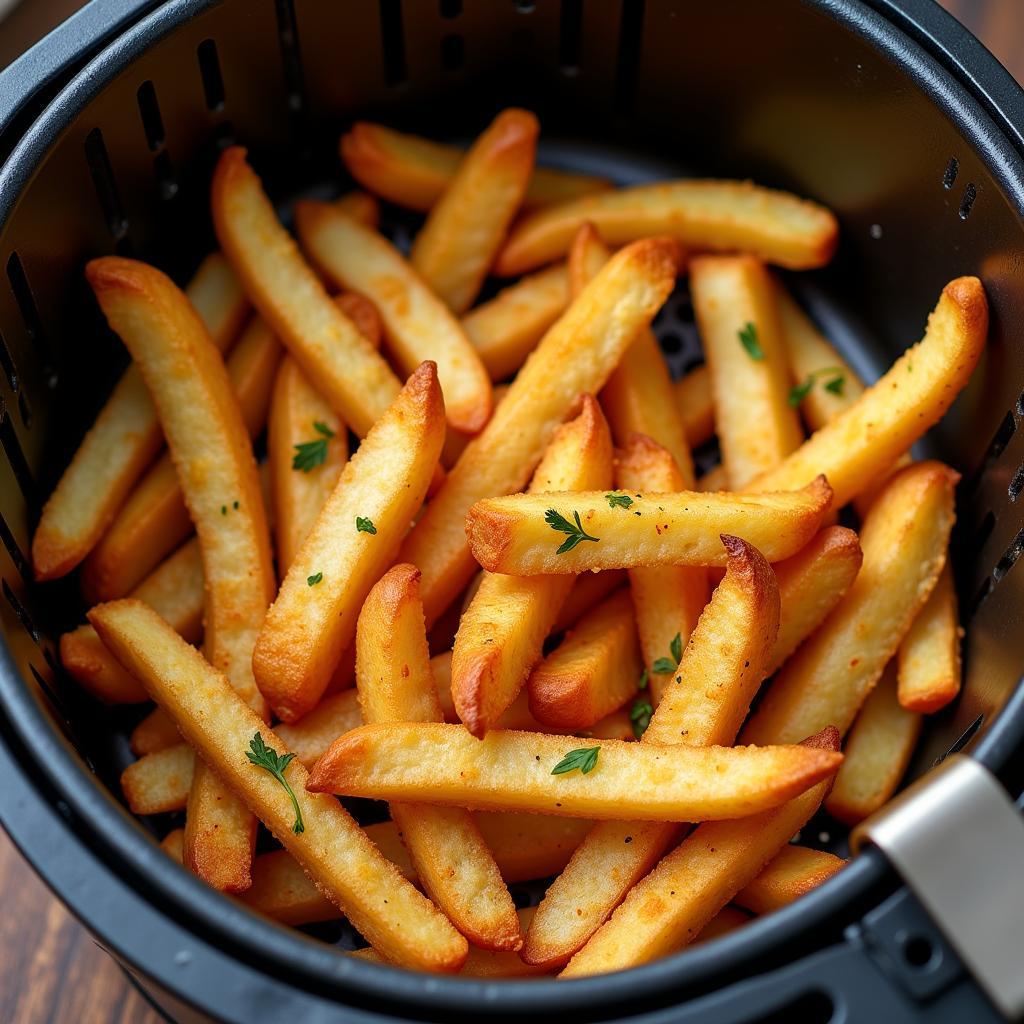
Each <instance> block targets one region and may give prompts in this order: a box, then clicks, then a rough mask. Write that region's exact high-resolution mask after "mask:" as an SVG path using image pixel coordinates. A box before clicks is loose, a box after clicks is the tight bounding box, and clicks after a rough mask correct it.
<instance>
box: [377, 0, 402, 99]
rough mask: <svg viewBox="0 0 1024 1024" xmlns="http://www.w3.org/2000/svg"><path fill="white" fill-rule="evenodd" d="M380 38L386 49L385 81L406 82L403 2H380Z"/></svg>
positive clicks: (388, 0)
mask: <svg viewBox="0 0 1024 1024" xmlns="http://www.w3.org/2000/svg"><path fill="white" fill-rule="evenodd" d="M380 36H381V45H382V46H383V49H384V54H383V56H384V81H385V82H386V83H387V84H388V85H398V84H400V83H401V82H404V81H405V78H406V74H407V72H406V67H405V36H404V32H403V28H402V0H380Z"/></svg>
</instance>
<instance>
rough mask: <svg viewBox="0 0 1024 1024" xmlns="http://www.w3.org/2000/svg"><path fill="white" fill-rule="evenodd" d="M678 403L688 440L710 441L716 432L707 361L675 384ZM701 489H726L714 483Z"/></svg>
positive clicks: (693, 445) (692, 442)
mask: <svg viewBox="0 0 1024 1024" xmlns="http://www.w3.org/2000/svg"><path fill="white" fill-rule="evenodd" d="M674 387H675V392H676V404H677V405H678V407H679V415H680V417H682V420H683V430H685V431H686V441H687V443H688V444H689V445H690V447H691V448H696V447H698V446H699V445H702V444H704V442H705V441H710V440H711V438H712V436H713V435H714V433H715V403H714V401H713V399H712V398H711V371H710V370H709V369H708V368H707V365H702V366H698V367H695V368H694V369H692V370H690V372H689V373H687V374H685V375H684V376H682V377H680V379H679V380H677V381H676V382H675V384H674ZM701 489H702V490H705V489H706V490H716V491H717V490H724V489H725V488H719V487H711V488H701Z"/></svg>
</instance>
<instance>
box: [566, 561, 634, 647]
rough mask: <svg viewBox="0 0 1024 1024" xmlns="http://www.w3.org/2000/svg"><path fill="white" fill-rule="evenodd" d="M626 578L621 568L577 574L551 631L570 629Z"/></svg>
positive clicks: (622, 583)
mask: <svg viewBox="0 0 1024 1024" xmlns="http://www.w3.org/2000/svg"><path fill="white" fill-rule="evenodd" d="M628 579H629V577H628V576H627V575H626V573H625V572H624V571H623V570H622V569H609V570H607V571H606V572H585V573H583V575H582V576H577V577H576V581H575V582H574V583H573V585H572V590H570V591H569V596H568V597H567V598H566V599H565V602H564V603H563V604H562V609H561V611H560V612H559V613H558V617H557V618H556V619H555V624H554V625H553V626H552V627H551V632H552V633H562V632H564V631H565V630H567V629H571V628H572V627H573V626H575V625H576V623H577V622H579V620H580V619H581V618H583V616H584V615H585V614H586V613H587V612H589V611H590V609H591V608H593V607H594V606H595V605H598V604H600V603H601V602H602V601H603V600H604V599H605V598H606V597H608V596H609V595H610V594H613V593H615V591H616V590H618V589H619V587H622V586H624V585H625V584H626V582H627V580H628Z"/></svg>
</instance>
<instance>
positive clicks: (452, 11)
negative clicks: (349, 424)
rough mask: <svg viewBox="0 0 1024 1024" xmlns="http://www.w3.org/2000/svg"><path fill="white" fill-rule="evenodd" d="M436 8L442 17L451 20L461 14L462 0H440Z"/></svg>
mask: <svg viewBox="0 0 1024 1024" xmlns="http://www.w3.org/2000/svg"><path fill="white" fill-rule="evenodd" d="M438 10H439V11H440V13H441V17H442V18H444V19H445V20H446V21H451V20H452V19H454V18H457V17H458V16H459V15H460V14H462V0H440V3H439V4H438Z"/></svg>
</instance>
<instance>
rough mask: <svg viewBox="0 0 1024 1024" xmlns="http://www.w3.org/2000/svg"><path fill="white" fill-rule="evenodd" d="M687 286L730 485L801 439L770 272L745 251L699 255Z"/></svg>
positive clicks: (736, 486)
mask: <svg viewBox="0 0 1024 1024" xmlns="http://www.w3.org/2000/svg"><path fill="white" fill-rule="evenodd" d="M690 289H691V292H692V294H693V308H694V312H695V313H696V315H697V325H698V327H699V328H700V335H701V341H702V342H703V344H704V355H705V357H706V359H707V365H708V368H709V370H710V372H711V391H712V395H713V396H714V405H715V426H716V427H717V431H716V432H717V434H718V441H719V444H720V445H721V448H722V465H723V466H725V470H726V475H727V477H728V480H729V488H730V489H731V490H740V489H741V488H743V487H745V486H746V485H747V484H748V483H749V482H750V481H751V480H753V479H754V478H755V477H757V476H759V475H760V474H761V473H764V472H766V471H767V470H771V469H774V468H775V467H776V466H777V465H778V464H779V463H780V462H782V460H783V459H784V458H785V457H786V456H787V455H789V453H790V452H792V451H794V450H795V449H796V448H798V447H799V445H800V442H801V441H802V440H803V431H802V430H801V429H800V420H799V417H798V416H797V414H796V410H795V409H794V408H793V407H792V406H791V405H790V404H789V400H788V399H789V390H790V387H789V367H788V365H787V360H786V350H785V345H784V342H783V337H782V330H781V328H780V326H779V316H778V310H777V309H776V305H775V289H774V286H773V285H772V280H771V278H770V277H769V276H768V271H767V270H765V267H764V264H763V263H761V261H760V260H757V259H754V258H753V257H750V256H701V257H697V258H695V259H694V260H692V261H691V263H690Z"/></svg>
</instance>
